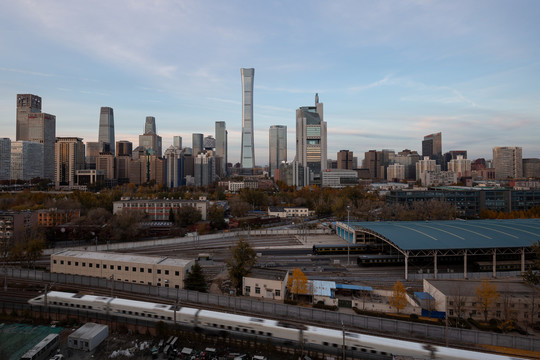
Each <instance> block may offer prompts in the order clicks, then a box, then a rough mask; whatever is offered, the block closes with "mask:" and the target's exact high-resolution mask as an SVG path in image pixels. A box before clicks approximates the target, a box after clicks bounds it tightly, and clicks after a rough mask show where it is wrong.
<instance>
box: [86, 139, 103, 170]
mask: <svg viewBox="0 0 540 360" xmlns="http://www.w3.org/2000/svg"><path fill="white" fill-rule="evenodd" d="M102 145H103V144H100V143H99V142H97V141H87V142H86V146H85V162H86V166H85V167H86V169H95V168H96V162H97V158H98V156H99V153H100V152H101V151H102V150H100V149H101V148H102Z"/></svg>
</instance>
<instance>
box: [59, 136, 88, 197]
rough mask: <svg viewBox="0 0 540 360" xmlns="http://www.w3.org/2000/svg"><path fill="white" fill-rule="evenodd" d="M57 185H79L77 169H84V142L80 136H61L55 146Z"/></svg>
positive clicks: (62, 186) (68, 186) (63, 186)
mask: <svg viewBox="0 0 540 360" xmlns="http://www.w3.org/2000/svg"><path fill="white" fill-rule="evenodd" d="M55 150H56V151H55V152H56V156H55V177H54V182H55V187H56V188H57V189H58V188H72V187H74V186H76V185H77V183H76V181H77V178H76V171H77V170H83V169H84V143H83V142H82V139H81V138H78V137H59V138H57V139H56V146H55Z"/></svg>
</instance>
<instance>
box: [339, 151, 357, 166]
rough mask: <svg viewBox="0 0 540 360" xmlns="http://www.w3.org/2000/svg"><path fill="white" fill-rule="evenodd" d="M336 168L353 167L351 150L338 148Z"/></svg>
mask: <svg viewBox="0 0 540 360" xmlns="http://www.w3.org/2000/svg"><path fill="white" fill-rule="evenodd" d="M337 168H338V169H346V170H352V169H353V152H352V151H349V150H340V151H339V152H338V153H337Z"/></svg>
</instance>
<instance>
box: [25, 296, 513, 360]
mask: <svg viewBox="0 0 540 360" xmlns="http://www.w3.org/2000/svg"><path fill="white" fill-rule="evenodd" d="M28 302H29V303H30V304H33V305H42V306H43V305H44V302H45V296H44V295H40V296H38V297H36V298H34V299H31V300H29V301H28ZM47 304H48V306H55V307H68V308H79V309H85V310H87V311H94V312H100V313H107V312H108V313H111V314H115V315H119V316H124V317H132V318H139V319H148V320H153V321H165V322H169V323H172V322H173V320H174V316H175V314H174V313H175V311H174V306H173V305H166V304H159V303H151V302H145V301H134V300H127V299H119V298H114V299H112V298H110V297H103V296H94V295H77V294H72V293H64V292H57V291H51V292H49V293H48V294H47ZM176 322H177V323H179V324H183V325H187V326H190V327H193V328H195V329H198V330H202V331H207V332H214V333H228V332H236V333H244V334H250V335H256V336H264V337H268V338H278V339H281V340H282V341H285V342H288V341H290V342H291V343H295V342H297V343H304V344H307V345H319V346H322V347H327V348H329V349H330V348H333V349H334V351H336V350H337V349H341V347H342V346H343V341H344V340H345V346H346V349H347V350H350V351H353V352H359V353H360V354H362V353H364V354H371V355H377V356H388V357H391V356H392V355H402V356H412V357H414V358H415V359H432V358H433V356H435V358H436V359H444V360H458V359H460V360H464V359H467V360H491V359H493V360H522V359H519V358H514V357H508V356H501V355H494V354H487V353H481V352H476V351H467V350H461V349H453V348H448V347H442V346H425V345H424V344H421V343H418V342H413V341H404V340H395V339H391V338H385V337H380V336H372V335H364V334H359V333H353V332H345V339H344V337H343V335H344V334H343V332H342V331H341V330H335V329H327V328H322V327H316V326H297V325H292V324H287V323H284V322H280V321H275V320H270V319H262V318H256V317H249V316H243V315H236V314H229V313H224V312H218V311H209V310H200V309H196V308H189V307H181V308H180V309H178V310H177V311H176Z"/></svg>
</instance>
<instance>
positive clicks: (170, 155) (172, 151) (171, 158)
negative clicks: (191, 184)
mask: <svg viewBox="0 0 540 360" xmlns="http://www.w3.org/2000/svg"><path fill="white" fill-rule="evenodd" d="M165 161H166V163H167V166H166V168H167V174H166V183H165V186H167V187H168V188H176V187H179V186H181V185H183V178H184V167H183V164H184V159H183V154H182V149H180V148H179V147H177V146H174V145H172V146H170V147H169V148H168V149H167V150H165Z"/></svg>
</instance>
